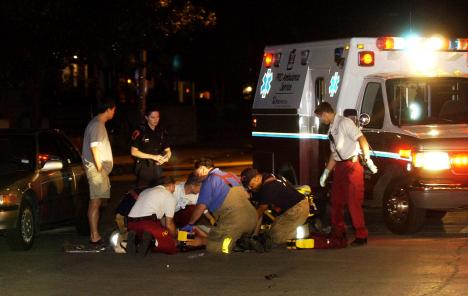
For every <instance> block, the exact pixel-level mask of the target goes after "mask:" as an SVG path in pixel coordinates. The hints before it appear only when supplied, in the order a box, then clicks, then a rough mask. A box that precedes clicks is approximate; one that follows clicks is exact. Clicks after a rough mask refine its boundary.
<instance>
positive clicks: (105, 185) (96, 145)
mask: <svg viewBox="0 0 468 296" xmlns="http://www.w3.org/2000/svg"><path fill="white" fill-rule="evenodd" d="M97 112H98V115H96V116H95V117H94V118H93V119H92V120H91V121H90V122H89V123H88V125H87V126H86V130H85V133H84V138H83V151H82V155H83V165H84V167H85V170H86V176H87V177H88V183H89V194H90V201H89V207H88V220H89V228H90V238H89V242H90V243H91V244H101V242H102V240H101V235H100V234H99V230H98V224H99V208H100V207H101V205H102V202H103V200H107V199H109V198H110V181H109V174H110V172H111V171H112V166H113V158H112V149H111V145H110V142H109V137H108V135H107V130H106V126H105V123H106V122H107V121H109V120H111V119H112V118H113V117H114V114H115V103H114V101H112V100H111V99H103V100H102V101H101V102H99V104H98V109H97Z"/></svg>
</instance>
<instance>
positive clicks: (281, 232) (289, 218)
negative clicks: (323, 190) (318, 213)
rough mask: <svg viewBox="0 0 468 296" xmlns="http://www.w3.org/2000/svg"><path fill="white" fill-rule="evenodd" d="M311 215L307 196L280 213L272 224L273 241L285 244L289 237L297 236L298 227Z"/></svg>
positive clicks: (271, 234) (270, 231)
mask: <svg viewBox="0 0 468 296" xmlns="http://www.w3.org/2000/svg"><path fill="white" fill-rule="evenodd" d="M308 217H309V201H308V200H307V199H306V198H305V199H304V200H302V201H300V202H298V203H297V204H296V205H294V206H293V207H292V208H290V209H289V210H287V211H286V212H284V213H283V214H281V215H279V216H278V217H277V218H276V220H275V222H273V224H272V225H271V228H270V230H269V234H270V236H271V239H272V240H273V243H275V244H277V245H280V244H285V243H286V241H287V240H288V239H292V238H296V229H297V227H298V226H301V225H303V224H304V223H305V221H306V220H307V218H308Z"/></svg>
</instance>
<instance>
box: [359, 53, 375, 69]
mask: <svg viewBox="0 0 468 296" xmlns="http://www.w3.org/2000/svg"><path fill="white" fill-rule="evenodd" d="M359 66H362V67H371V66H374V52H373V51H360V52H359Z"/></svg>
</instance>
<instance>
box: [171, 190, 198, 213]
mask: <svg viewBox="0 0 468 296" xmlns="http://www.w3.org/2000/svg"><path fill="white" fill-rule="evenodd" d="M184 186H185V183H180V184H177V185H176V187H175V191H174V199H175V203H176V206H175V211H176V212H177V211H179V210H181V209H185V207H186V206H187V205H195V204H197V200H198V194H185V189H184Z"/></svg>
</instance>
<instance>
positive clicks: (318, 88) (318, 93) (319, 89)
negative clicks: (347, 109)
mask: <svg viewBox="0 0 468 296" xmlns="http://www.w3.org/2000/svg"><path fill="white" fill-rule="evenodd" d="M324 95H325V80H324V79H323V77H319V78H317V79H315V106H318V105H320V103H322V102H323V99H324Z"/></svg>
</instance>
